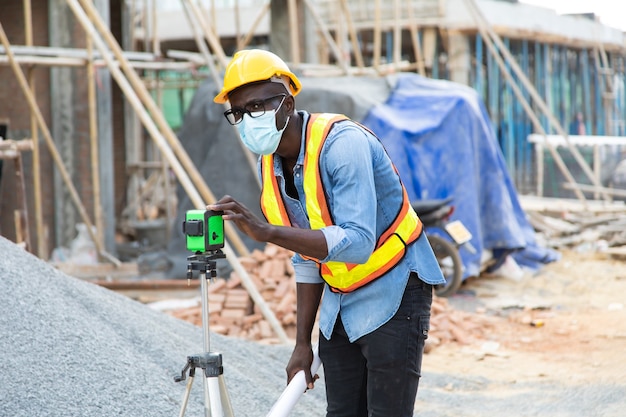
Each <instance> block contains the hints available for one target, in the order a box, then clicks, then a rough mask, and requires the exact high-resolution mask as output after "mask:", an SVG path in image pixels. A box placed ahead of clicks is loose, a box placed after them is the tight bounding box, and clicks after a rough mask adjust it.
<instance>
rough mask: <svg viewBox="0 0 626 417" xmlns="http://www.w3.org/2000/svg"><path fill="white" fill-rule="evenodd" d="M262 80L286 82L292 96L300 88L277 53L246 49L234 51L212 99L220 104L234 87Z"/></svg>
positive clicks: (226, 98)
mask: <svg viewBox="0 0 626 417" xmlns="http://www.w3.org/2000/svg"><path fill="white" fill-rule="evenodd" d="M286 79H288V81H286ZM264 80H268V81H275V82H281V83H284V84H288V86H289V90H291V94H292V95H294V96H295V95H297V94H298V93H299V92H300V90H301V89H302V84H300V80H298V77H296V76H295V74H294V73H293V72H291V71H289V67H288V66H287V64H285V62H284V61H283V60H282V59H280V58H279V57H278V56H277V55H275V54H273V53H271V52H269V51H265V50H262V49H246V50H243V51H239V52H237V53H235V55H234V56H233V59H232V60H231V61H230V63H229V64H228V66H227V67H226V72H225V73H224V86H223V87H222V91H220V93H219V94H218V95H216V96H215V98H214V99H213V101H214V102H216V103H220V104H223V103H226V101H227V100H228V93H230V92H231V91H233V90H234V89H236V88H239V87H241V86H242V85H246V84H249V83H253V82H256V81H264Z"/></svg>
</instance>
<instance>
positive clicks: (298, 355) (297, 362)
mask: <svg viewBox="0 0 626 417" xmlns="http://www.w3.org/2000/svg"><path fill="white" fill-rule="evenodd" d="M312 363H313V350H312V349H311V346H310V345H308V346H307V345H296V347H295V348H294V350H293V353H292V354H291V359H289V363H288V364H287V369H286V370H287V384H289V382H291V380H292V379H293V377H294V376H295V375H296V374H297V373H298V372H299V371H301V370H302V371H304V377H305V379H306V386H307V389H313V386H314V383H315V381H316V380H317V379H319V375H317V374H315V375H314V376H313V375H311V364H312Z"/></svg>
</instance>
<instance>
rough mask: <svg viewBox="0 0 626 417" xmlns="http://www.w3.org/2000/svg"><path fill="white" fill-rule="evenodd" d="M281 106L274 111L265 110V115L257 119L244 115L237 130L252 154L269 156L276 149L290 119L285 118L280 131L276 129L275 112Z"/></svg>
mask: <svg viewBox="0 0 626 417" xmlns="http://www.w3.org/2000/svg"><path fill="white" fill-rule="evenodd" d="M283 101H284V99H283ZM282 105H283V103H282V102H281V103H280V105H279V106H278V108H277V109H276V110H269V111H268V110H266V111H265V114H263V115H262V116H259V117H250V115H248V114H244V116H243V120H242V121H241V123H239V124H238V125H237V130H239V135H241V140H242V142H243V144H244V145H246V147H247V148H248V149H250V150H251V151H252V152H254V153H256V154H259V155H271V154H273V153H274V152H276V149H278V144H279V143H280V139H281V138H282V136H283V132H284V131H285V129H286V128H287V124H288V123H289V118H290V117H291V116H289V117H287V121H286V122H285V126H283V128H282V129H281V130H278V129H276V112H277V111H278V109H280V106H282Z"/></svg>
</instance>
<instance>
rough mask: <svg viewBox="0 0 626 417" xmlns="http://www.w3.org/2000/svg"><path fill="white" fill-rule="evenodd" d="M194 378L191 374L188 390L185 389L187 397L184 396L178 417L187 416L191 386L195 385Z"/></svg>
mask: <svg viewBox="0 0 626 417" xmlns="http://www.w3.org/2000/svg"><path fill="white" fill-rule="evenodd" d="M193 378H194V376H193V375H192V374H191V373H190V374H189V379H188V380H187V389H185V395H184V396H183V403H182V405H181V406H180V413H178V417H183V416H184V415H185V409H186V408H187V403H188V402H189V394H190V393H191V384H193Z"/></svg>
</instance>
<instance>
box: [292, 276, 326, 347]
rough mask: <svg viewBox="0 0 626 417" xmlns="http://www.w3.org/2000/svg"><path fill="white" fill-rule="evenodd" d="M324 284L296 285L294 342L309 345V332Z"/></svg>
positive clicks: (311, 329) (311, 328) (313, 322)
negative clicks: (296, 306) (296, 305)
mask: <svg viewBox="0 0 626 417" xmlns="http://www.w3.org/2000/svg"><path fill="white" fill-rule="evenodd" d="M323 289H324V284H304V283H298V284H297V285H296V293H297V303H298V308H297V313H296V317H297V322H296V344H298V345H310V344H311V332H312V331H313V325H314V324H315V317H316V316H317V309H318V307H319V304H320V299H321V298H322V291H323Z"/></svg>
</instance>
